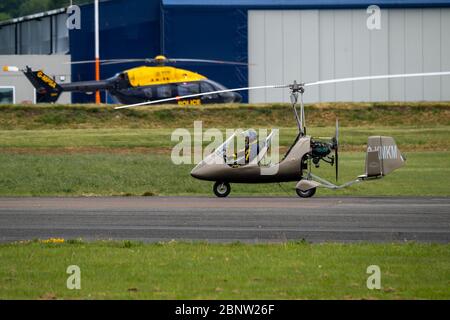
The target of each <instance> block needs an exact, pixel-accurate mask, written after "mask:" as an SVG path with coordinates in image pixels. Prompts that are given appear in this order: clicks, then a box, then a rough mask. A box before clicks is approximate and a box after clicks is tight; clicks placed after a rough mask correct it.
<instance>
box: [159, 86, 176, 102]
mask: <svg viewBox="0 0 450 320" xmlns="http://www.w3.org/2000/svg"><path fill="white" fill-rule="evenodd" d="M156 94H157V96H158V99H164V98H170V97H172V87H171V86H170V85H163V86H158V87H156Z"/></svg>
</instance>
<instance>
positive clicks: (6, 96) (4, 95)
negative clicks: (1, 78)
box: [0, 87, 16, 104]
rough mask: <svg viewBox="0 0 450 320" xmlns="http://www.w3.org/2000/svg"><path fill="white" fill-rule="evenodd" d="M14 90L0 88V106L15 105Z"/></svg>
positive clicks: (12, 88) (11, 88)
mask: <svg viewBox="0 0 450 320" xmlns="http://www.w3.org/2000/svg"><path fill="white" fill-rule="evenodd" d="M14 89H15V88H14V87H0V104H14V103H16V101H15V100H16V97H15V92H14Z"/></svg>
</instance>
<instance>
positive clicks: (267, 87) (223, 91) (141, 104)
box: [114, 85, 289, 109]
mask: <svg viewBox="0 0 450 320" xmlns="http://www.w3.org/2000/svg"><path fill="white" fill-rule="evenodd" d="M288 87H289V85H271V86H258V87H243V88H236V89H225V90H218V91H210V92H203V93H196V94H188V95H185V96H179V97H173V98H166V99H160V100H153V101H146V102H141V103H135V104H129V105H125V106H119V107H115V108H114V109H126V108H134V107H140V106H146V105H150V104H156V103H161V102H170V101H176V100H181V99H186V98H196V97H201V96H205V95H210V94H219V93H226V92H236V91H245V90H258V89H272V88H288Z"/></svg>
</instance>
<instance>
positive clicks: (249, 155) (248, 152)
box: [244, 129, 259, 164]
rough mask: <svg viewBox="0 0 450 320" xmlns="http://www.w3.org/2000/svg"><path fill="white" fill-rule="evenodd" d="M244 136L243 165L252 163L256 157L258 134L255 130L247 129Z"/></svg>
mask: <svg viewBox="0 0 450 320" xmlns="http://www.w3.org/2000/svg"><path fill="white" fill-rule="evenodd" d="M244 135H245V164H248V163H250V162H252V161H253V160H254V159H255V158H256V157H257V156H258V151H259V150H258V149H259V144H258V134H257V133H256V131H255V130H253V129H249V130H247V131H245V132H244Z"/></svg>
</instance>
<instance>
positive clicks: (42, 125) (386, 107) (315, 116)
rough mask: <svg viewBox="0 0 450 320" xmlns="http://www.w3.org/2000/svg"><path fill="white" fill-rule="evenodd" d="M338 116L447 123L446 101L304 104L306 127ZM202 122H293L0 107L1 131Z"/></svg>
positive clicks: (263, 111)
mask: <svg viewBox="0 0 450 320" xmlns="http://www.w3.org/2000/svg"><path fill="white" fill-rule="evenodd" d="M336 116H337V117H339V119H340V120H341V121H342V123H343V124H346V125H347V126H381V125H383V126H398V125H414V126H417V125H418V126H429V125H444V126H449V125H450V102H421V103H409V102H408V103H406V102H405V103H393V102H386V103H327V104H313V105H307V106H306V117H307V122H308V124H309V125H310V126H316V127H317V126H319V127H323V126H332V125H333V124H334V120H335V118H336ZM196 120H203V121H204V124H205V125H206V126H209V127H223V125H224V124H226V126H227V127H228V128H239V127H243V126H245V127H253V126H275V127H290V126H293V125H294V124H295V122H294V119H293V116H292V111H291V109H290V106H289V105H287V104H275V105H209V106H200V107H178V106H170V105H169V106H154V107H144V108H135V109H123V110H114V109H113V107H112V106H109V105H108V106H106V105H104V106H100V107H98V106H89V105H87V106H84V105H69V106H67V105H46V106H45V105H44V106H42V105H38V106H33V105H23V106H20V105H13V106H0V129H4V130H5V129H6V130H17V129H54V128H57V129H64V128H65V129H68V128H72V129H73V128H78V129H79V128H83V129H87V128H167V127H184V128H185V127H190V126H192V123H193V122H194V121H196Z"/></svg>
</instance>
